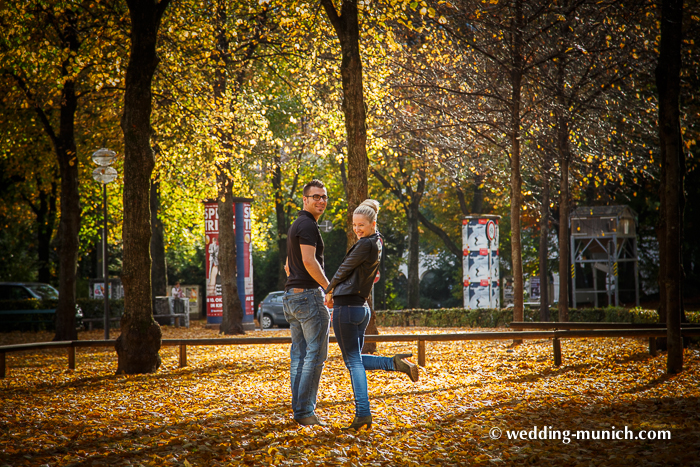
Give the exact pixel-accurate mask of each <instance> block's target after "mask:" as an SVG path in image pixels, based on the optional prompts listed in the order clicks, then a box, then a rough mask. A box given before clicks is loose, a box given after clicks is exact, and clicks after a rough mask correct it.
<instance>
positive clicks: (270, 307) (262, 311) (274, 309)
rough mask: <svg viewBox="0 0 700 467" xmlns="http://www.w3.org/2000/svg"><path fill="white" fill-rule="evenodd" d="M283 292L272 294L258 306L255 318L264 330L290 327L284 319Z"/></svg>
mask: <svg viewBox="0 0 700 467" xmlns="http://www.w3.org/2000/svg"><path fill="white" fill-rule="evenodd" d="M283 295H284V292H283V291H277V292H270V293H269V294H267V297H265V300H263V301H262V302H260V304H259V305H258V311H257V313H256V314H255V318H256V319H257V320H258V322H259V323H260V327H262V328H263V329H270V328H271V327H272V326H280V327H288V326H289V323H288V322H287V319H286V318H285V317H284V310H283V309H282V296H283Z"/></svg>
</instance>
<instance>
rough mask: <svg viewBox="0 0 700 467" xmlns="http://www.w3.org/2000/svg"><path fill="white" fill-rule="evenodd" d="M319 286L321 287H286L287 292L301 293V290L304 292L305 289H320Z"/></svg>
mask: <svg viewBox="0 0 700 467" xmlns="http://www.w3.org/2000/svg"><path fill="white" fill-rule="evenodd" d="M320 288H321V287H314V288H312V289H300V288H297V287H293V288H291V289H287V292H293V293H302V292H306V291H307V290H317V289H320Z"/></svg>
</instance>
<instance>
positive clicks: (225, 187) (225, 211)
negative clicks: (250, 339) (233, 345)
mask: <svg viewBox="0 0 700 467" xmlns="http://www.w3.org/2000/svg"><path fill="white" fill-rule="evenodd" d="M226 172H228V171H224V173H220V175H219V176H218V178H219V183H218V185H219V198H218V200H219V271H220V274H221V300H222V305H223V318H222V321H221V326H220V327H219V329H220V332H221V333H223V334H226V335H231V334H245V331H244V330H243V306H242V305H241V298H240V297H239V296H238V283H237V282H236V236H235V234H234V231H233V186H232V185H233V183H232V182H231V180H230V179H229V178H228V177H227V176H226V175H225V173H226Z"/></svg>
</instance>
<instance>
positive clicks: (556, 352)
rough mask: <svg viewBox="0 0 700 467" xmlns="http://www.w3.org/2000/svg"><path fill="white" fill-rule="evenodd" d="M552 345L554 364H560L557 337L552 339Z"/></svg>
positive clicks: (559, 349)
mask: <svg viewBox="0 0 700 467" xmlns="http://www.w3.org/2000/svg"><path fill="white" fill-rule="evenodd" d="M552 346H553V347H554V366H561V344H560V343H559V338H558V337H555V338H554V339H552Z"/></svg>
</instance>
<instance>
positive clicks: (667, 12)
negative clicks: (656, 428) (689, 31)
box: [656, 0, 685, 374]
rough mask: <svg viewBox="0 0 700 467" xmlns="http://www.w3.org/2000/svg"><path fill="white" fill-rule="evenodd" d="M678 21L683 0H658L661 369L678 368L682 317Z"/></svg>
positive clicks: (680, 366)
mask: <svg viewBox="0 0 700 467" xmlns="http://www.w3.org/2000/svg"><path fill="white" fill-rule="evenodd" d="M682 25H683V0H663V2H662V6H661V43H660V46H659V63H658V65H657V68H656V88H657V89H658V92H659V143H660V149H661V159H662V161H664V164H665V174H664V179H663V180H661V190H662V191H663V199H664V203H663V204H662V206H661V209H662V210H663V215H662V218H663V220H664V222H665V228H664V230H665V232H664V233H665V235H664V240H665V246H664V248H663V249H664V251H665V253H666V259H665V271H664V272H665V274H664V276H663V277H662V280H661V284H662V286H663V287H664V288H665V289H666V297H665V299H666V327H667V329H668V332H667V335H666V338H667V345H668V354H667V361H666V372H667V373H668V374H674V373H679V372H681V371H682V370H683V340H682V338H681V316H682V315H683V311H682V307H683V297H682V294H681V281H682V280H683V272H682V267H683V262H682V249H683V246H682V243H681V239H682V228H683V210H682V208H683V204H684V203H683V197H684V188H683V182H684V175H685V155H684V153H683V136H682V134H681V121H680V73H681V66H682V60H681V46H682V36H683V34H682Z"/></svg>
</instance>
